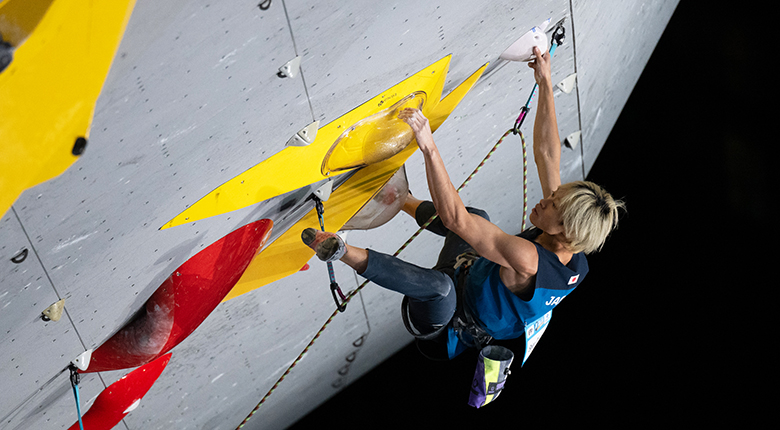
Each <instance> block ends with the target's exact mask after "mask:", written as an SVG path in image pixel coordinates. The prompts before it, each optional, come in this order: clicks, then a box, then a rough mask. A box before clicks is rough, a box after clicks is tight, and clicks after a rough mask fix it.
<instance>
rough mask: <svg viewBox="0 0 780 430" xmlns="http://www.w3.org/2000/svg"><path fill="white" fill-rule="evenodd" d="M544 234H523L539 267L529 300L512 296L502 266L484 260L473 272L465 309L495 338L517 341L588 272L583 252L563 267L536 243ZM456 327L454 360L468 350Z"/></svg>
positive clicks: (451, 335)
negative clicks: (504, 281)
mask: <svg viewBox="0 0 780 430" xmlns="http://www.w3.org/2000/svg"><path fill="white" fill-rule="evenodd" d="M539 234H541V231H539V230H538V229H533V230H531V231H528V232H526V233H524V234H522V235H521V237H524V238H526V239H529V240H531V242H532V243H533V244H534V245H535V246H536V251H537V253H538V254H539V265H538V267H537V272H536V277H535V279H534V280H533V281H532V283H533V284H532V288H533V291H532V292H531V293H529V296H530V297H526V298H527V299H528V300H523V299H521V298H520V297H518V296H516V295H515V294H514V293H512V292H511V291H510V290H509V289H508V288H507V287H506V286H505V285H504V283H503V282H501V278H500V276H499V270H500V269H501V266H499V265H498V264H496V263H494V262H492V261H490V260H488V259H486V258H480V259H478V260H477V261H475V262H474V264H473V265H472V266H471V268H470V269H469V274H468V280H467V282H468V283H467V284H466V290H465V297H464V298H463V299H464V306H466V307H467V309H468V310H469V311H470V312H471V314H472V315H473V316H474V318H475V319H476V321H477V323H478V324H479V325H480V326H481V327H482V328H483V329H485V331H487V333H488V334H489V335H491V336H492V337H494V338H495V339H515V338H517V337H520V336H521V335H523V334H524V333H525V327H526V324H529V323H531V322H533V321H535V320H536V319H538V318H540V317H542V316H543V315H544V314H546V313H547V312H549V311H550V310H552V309H553V308H554V307H555V306H556V305H557V304H558V303H560V302H561V300H563V299H564V298H565V297H566V296H567V295H568V294H569V293H571V292H572V290H574V289H575V288H576V287H577V286H578V285H579V284H580V282H582V280H583V279H584V278H585V275H586V274H587V273H588V261H587V259H586V258H585V255H584V254H582V253H578V254H574V255H573V256H572V258H571V261H569V264H566V265H563V264H562V263H561V262H560V260H559V259H558V256H557V255H555V254H554V253H552V252H550V251H548V250H546V249H545V248H544V247H542V246H541V245H539V244H538V243H536V242H533V240H534V239H535V238H536V237H537V236H538V235H539ZM466 348H467V347H466V345H465V344H463V342H461V341H460V339H459V338H458V336H457V334H456V333H455V331H454V330H453V329H452V327H450V328H449V330H448V342H447V352H448V355H449V357H450V359H452V358H454V357H455V356H457V355H458V354H460V353H461V352H463V351H464V350H465V349H466Z"/></svg>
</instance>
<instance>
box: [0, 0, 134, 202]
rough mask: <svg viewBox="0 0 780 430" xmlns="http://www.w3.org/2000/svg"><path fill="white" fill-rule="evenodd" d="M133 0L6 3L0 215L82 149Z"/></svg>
mask: <svg viewBox="0 0 780 430" xmlns="http://www.w3.org/2000/svg"><path fill="white" fill-rule="evenodd" d="M134 6H135V0H111V1H82V0H5V1H3V2H2V3H0V36H1V37H2V40H0V57H2V58H3V59H4V60H3V61H2V64H0V66H4V67H3V68H2V70H0V137H2V140H3V146H2V149H0V151H2V157H0V215H1V214H3V213H5V212H6V211H7V210H8V208H10V207H11V205H12V204H13V203H14V201H15V200H16V199H17V197H18V196H19V194H21V193H22V192H23V191H24V190H25V189H27V188H30V187H32V186H35V185H37V184H39V183H41V182H43V181H46V180H48V179H51V178H53V177H55V176H57V175H59V174H60V173H62V172H64V171H65V169H67V168H68V167H69V166H70V165H71V164H73V162H74V161H76V159H77V158H78V156H79V155H80V154H81V153H82V151H83V150H84V146H85V145H86V142H87V139H88V137H89V127H90V125H91V122H92V117H93V115H94V111H95V102H96V101H97V98H98V96H99V95H100V91H101V89H102V87H103V83H104V82H105V79H106V75H107V74H108V70H109V68H110V66H111V63H112V61H113V59H114V55H115V54H116V50H117V48H118V47H119V42H120V41H121V39H122V35H123V34H124V31H125V27H126V26H127V22H128V20H129V18H130V14H131V13H132V10H133V7H134Z"/></svg>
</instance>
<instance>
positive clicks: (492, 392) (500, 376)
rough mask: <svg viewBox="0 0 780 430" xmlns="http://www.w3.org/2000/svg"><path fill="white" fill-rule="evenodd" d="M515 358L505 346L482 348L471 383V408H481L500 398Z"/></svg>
mask: <svg viewBox="0 0 780 430" xmlns="http://www.w3.org/2000/svg"><path fill="white" fill-rule="evenodd" d="M514 358H515V355H514V354H513V353H512V351H510V350H509V349H507V348H504V347H503V346H497V345H490V346H486V347H484V348H482V350H481V351H480V352H479V359H478V360H477V370H476V371H475V372H474V380H473V381H472V382H471V394H470V395H469V405H470V406H474V407H476V408H481V407H482V406H485V405H487V404H488V403H490V402H492V401H493V400H495V399H496V398H498V395H499V394H501V390H502V389H503V388H504V383H505V382H506V378H507V377H508V376H509V373H510V372H509V366H510V365H512V360H513V359H514Z"/></svg>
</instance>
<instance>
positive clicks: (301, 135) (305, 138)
mask: <svg viewBox="0 0 780 430" xmlns="http://www.w3.org/2000/svg"><path fill="white" fill-rule="evenodd" d="M319 128H320V122H319V121H314V122H313V123H311V124H309V125H307V126H306V127H303V128H302V129H300V130H299V131H298V132H297V133H295V134H293V136H292V137H291V138H290V140H288V141H287V143H286V144H285V145H286V146H307V145H309V144H311V143H312V142H314V138H315V137H317V130H319Z"/></svg>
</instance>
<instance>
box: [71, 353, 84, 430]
mask: <svg viewBox="0 0 780 430" xmlns="http://www.w3.org/2000/svg"><path fill="white" fill-rule="evenodd" d="M68 369H70V385H71V386H72V387H73V395H74V397H76V413H77V414H78V416H79V429H81V430H84V423H83V422H82V420H81V400H80V399H79V382H80V381H81V375H80V374H79V372H78V370H77V369H76V366H74V365H72V364H71V365H70V367H68Z"/></svg>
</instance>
